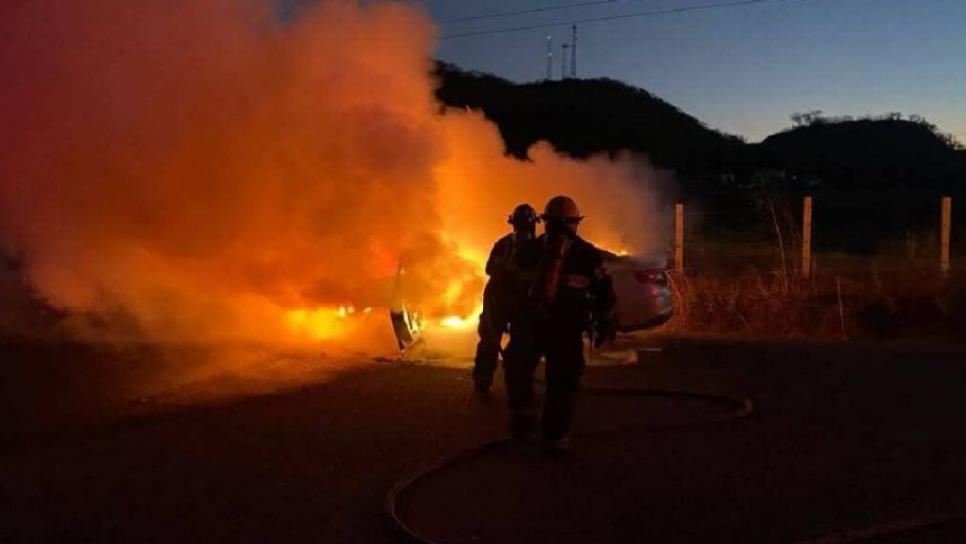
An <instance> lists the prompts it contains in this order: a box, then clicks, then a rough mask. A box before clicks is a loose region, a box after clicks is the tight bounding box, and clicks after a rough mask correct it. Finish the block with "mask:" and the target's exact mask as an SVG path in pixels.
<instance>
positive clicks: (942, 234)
mask: <svg viewBox="0 0 966 544" xmlns="http://www.w3.org/2000/svg"><path fill="white" fill-rule="evenodd" d="M941 208H942V212H941V213H942V221H941V227H940V230H939V271H940V272H942V274H943V275H944V276H945V275H947V274H949V233H950V230H951V229H952V224H953V199H952V197H948V196H944V197H943V198H942V205H941Z"/></svg>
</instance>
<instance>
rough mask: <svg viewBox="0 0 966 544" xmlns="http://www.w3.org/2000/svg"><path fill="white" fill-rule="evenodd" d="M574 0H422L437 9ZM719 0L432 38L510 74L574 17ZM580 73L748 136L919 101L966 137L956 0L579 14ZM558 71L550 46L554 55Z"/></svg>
mask: <svg viewBox="0 0 966 544" xmlns="http://www.w3.org/2000/svg"><path fill="white" fill-rule="evenodd" d="M579 1H580V0H477V1H463V0H422V1H418V2H414V3H417V4H420V5H422V6H424V7H425V8H426V9H427V10H428V11H429V13H430V14H431V15H432V17H433V18H434V19H436V20H437V21H443V20H448V19H453V18H460V17H465V16H469V15H476V14H483V13H494V12H505V11H514V10H521V9H529V8H535V7H543V6H552V5H559V4H573V3H576V2H579ZM721 1H726V0H614V1H613V2H609V3H607V4H604V5H597V6H591V7H583V8H569V9H563V10H559V11H551V12H544V13H539V14H527V15H520V16H515V17H504V18H493V19H485V20H478V21H472V22H465V23H453V24H446V25H443V27H442V28H441V30H440V32H441V34H443V35H446V34H452V33H458V32H464V31H473V30H485V29H492V28H505V27H511V26H521V25H529V24H540V23H558V22H559V23H561V25H560V26H556V27H552V28H545V29H535V30H527V31H521V32H513V33H504V34H492V35H485V36H476V37H465V38H451V39H442V40H441V41H440V43H439V45H438V48H437V55H438V57H439V58H441V59H443V60H446V61H450V62H453V63H455V64H458V65H460V66H462V67H464V68H467V69H473V70H481V71H485V72H491V73H494V74H497V75H500V76H503V77H506V78H509V79H511V80H514V81H532V80H535V79H540V78H542V77H543V76H544V74H545V71H546V62H545V48H546V36H547V35H548V34H549V35H552V36H553V38H554V42H555V46H554V50H555V51H554V52H555V54H558V53H559V52H560V44H561V42H562V41H569V37H570V25H569V22H570V21H571V20H574V19H581V18H589V17H598V16H607V15H613V14H622V13H634V12H641V11H650V10H660V9H667V8H675V7H680V6H688V5H695V4H707V3H716V2H721ZM579 32H580V38H579V43H580V45H579V47H580V51H579V56H578V62H579V69H578V73H579V76H580V77H610V78H615V79H619V80H622V81H625V82H627V83H630V84H633V85H637V86H640V87H643V88H645V89H647V90H648V91H650V92H652V93H654V94H656V95H658V96H660V97H662V98H664V99H665V100H667V101H668V102H671V103H672V104H674V105H676V106H678V107H680V108H681V109H683V110H684V111H686V112H688V113H690V114H692V115H694V116H696V117H698V118H699V119H701V120H702V121H704V122H706V123H707V124H708V125H710V126H712V127H715V128H719V129H721V130H724V131H726V132H730V133H734V134H739V135H742V136H745V137H747V138H748V139H749V140H751V141H757V140H759V139H761V138H762V137H764V136H767V135H768V134H770V133H773V132H776V131H778V130H781V129H782V128H785V127H787V126H789V125H790V121H789V115H790V114H792V113H793V112H796V111H806V110H812V109H820V110H823V111H825V112H826V113H828V114H832V115H866V114H880V113H886V112H893V111H898V112H903V113H906V114H912V113H916V114H920V115H923V116H925V117H926V118H927V119H929V120H930V121H932V122H933V123H936V124H937V125H939V127H940V129H942V130H944V131H946V132H951V133H953V134H955V135H956V136H957V137H958V138H959V139H960V140H961V141H964V142H966V0H784V1H777V2H771V3H761V4H754V5H748V6H741V7H732V8H725V9H716V10H708V11H695V12H688V13H682V14H673V15H661V16H654V17H643V18H627V19H621V20H615V21H609V22H600V23H586V24H582V25H580V27H579ZM554 67H555V70H557V71H559V58H557V59H555V61H554Z"/></svg>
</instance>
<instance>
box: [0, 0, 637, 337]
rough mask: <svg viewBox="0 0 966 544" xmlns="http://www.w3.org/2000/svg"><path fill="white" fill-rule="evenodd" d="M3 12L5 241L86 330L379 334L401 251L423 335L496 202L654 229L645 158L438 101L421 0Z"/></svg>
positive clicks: (20, 6)
mask: <svg viewBox="0 0 966 544" xmlns="http://www.w3.org/2000/svg"><path fill="white" fill-rule="evenodd" d="M15 6H16V7H12V8H11V7H9V6H8V7H4V8H0V34H2V35H3V36H4V44H3V45H2V47H3V50H2V51H0V73H2V74H3V76H4V79H5V81H7V82H8V84H7V85H6V86H5V88H4V91H3V93H0V118H3V119H4V124H3V126H2V127H0V235H2V239H3V242H4V243H5V246H6V247H8V248H10V249H11V250H12V251H13V252H14V253H15V254H16V255H18V256H19V257H21V258H22V260H23V261H24V269H25V273H26V274H27V276H28V279H29V280H30V282H31V283H32V284H33V286H34V287H35V288H36V289H37V291H38V292H39V293H40V294H41V295H42V296H43V297H44V298H45V299H46V300H47V301H48V302H49V303H50V304H52V305H54V306H56V307H59V308H63V309H66V310H69V311H70V312H71V314H72V316H73V320H72V323H73V325H74V327H75V330H76V331H77V332H78V334H81V335H85V336H109V337H112V338H116V337H120V338H128V337H137V338H147V339H154V340H172V339H173V340H192V341H197V340H203V341H223V340H250V339H256V340H272V341H285V342H319V341H321V342H326V343H330V344H333V345H336V346H344V347H346V349H352V350H354V351H358V350H360V349H377V350H378V349H384V348H385V347H386V346H391V345H393V341H392V338H391V334H390V331H389V326H388V322H387V319H386V315H385V309H386V307H387V304H388V302H389V299H390V297H391V293H392V285H393V276H394V273H395V270H396V269H397V267H399V266H400V263H402V264H404V265H405V267H406V273H407V281H406V293H405V296H406V301H407V303H409V304H412V305H413V306H414V307H418V309H419V311H420V313H421V315H422V318H423V323H424V324H425V326H426V327H430V328H432V327H438V328H442V329H460V330H463V329H471V328H472V327H473V326H474V325H475V319H476V315H477V314H478V313H479V306H480V300H479V298H480V293H481V291H482V287H483V284H484V281H485V277H484V275H483V273H482V268H483V267H482V263H483V262H484V261H485V258H486V256H487V254H488V252H489V248H490V246H491V244H492V243H493V241H494V240H495V239H496V238H498V237H499V236H501V235H502V234H504V233H505V232H506V231H507V225H506V223H505V218H506V214H507V213H508V212H509V211H510V210H511V209H512V208H513V207H514V206H515V205H516V204H519V203H520V202H530V203H531V204H533V205H534V206H536V207H540V206H541V205H542V203H543V202H545V201H546V200H547V199H548V198H550V197H551V196H553V195H555V194H558V193H567V194H570V195H571V196H573V197H574V198H575V199H576V200H577V202H578V203H579V204H580V206H581V207H582V211H583V212H584V213H585V215H587V216H588V219H587V221H586V227H582V228H586V233H585V234H587V236H588V237H589V238H590V239H593V240H595V241H597V242H599V243H602V244H605V245H608V246H612V247H626V248H628V249H643V248H645V247H648V246H649V245H651V244H653V243H654V239H653V237H652V236H651V235H650V234H649V233H651V232H653V228H652V227H653V226H654V220H653V214H649V210H650V208H649V205H650V202H651V200H650V199H649V189H648V183H649V181H650V180H651V179H652V178H653V172H652V171H651V170H650V169H649V168H648V167H647V166H646V165H645V164H644V163H642V162H641V161H638V160H632V159H630V158H623V159H620V160H616V161H611V160H608V159H607V158H604V157H599V158H593V159H591V160H589V161H576V160H572V159H569V158H566V157H563V156H560V155H558V154H556V153H554V152H553V151H552V150H551V149H550V147H549V146H548V145H545V144H539V145H537V146H535V147H534V149H532V150H531V158H532V161H530V162H520V161H516V160H512V159H509V158H506V157H505V156H504V153H503V152H504V149H503V143H502V140H501V138H500V135H499V132H498V131H497V129H496V127H495V126H494V125H492V124H491V123H489V122H488V121H486V120H485V119H484V118H483V116H482V115H480V114H478V113H466V112H462V111H447V112H446V113H445V114H443V115H441V114H440V113H439V104H437V103H436V102H435V101H434V99H433V85H434V84H435V83H434V82H433V81H432V80H431V78H430V77H429V76H428V73H429V71H430V60H429V59H430V58H431V56H432V53H433V47H434V45H433V35H434V32H435V30H434V29H433V27H432V25H431V24H430V22H429V19H428V17H426V15H425V14H424V13H423V12H422V11H420V10H419V9H417V8H415V7H413V6H411V5H400V4H393V3H380V4H367V5H366V6H364V7H363V6H357V5H355V4H354V3H351V2H322V3H319V5H318V6H317V7H314V8H312V9H307V10H306V12H305V13H304V14H302V15H301V16H300V17H299V18H298V20H297V21H295V22H293V23H290V24H281V23H279V22H278V21H276V20H275V18H274V16H273V14H272V10H273V9H274V2H272V1H270V0H200V1H199V0H170V1H166V2H147V3H145V2H130V1H128V0H91V1H90V2H52V1H38V2H26V3H24V2H21V3H15ZM51 36H55V37H56V39H51ZM372 59H379V62H373V61H372ZM360 308H361V309H362V310H361V311H360V310H358V309H360Z"/></svg>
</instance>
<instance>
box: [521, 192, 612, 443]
mask: <svg viewBox="0 0 966 544" xmlns="http://www.w3.org/2000/svg"><path fill="white" fill-rule="evenodd" d="M541 219H542V220H543V222H544V225H545V233H544V234H542V235H541V236H540V237H539V238H538V239H537V246H538V252H539V257H538V261H539V262H538V266H537V271H536V276H535V278H534V281H533V282H532V283H531V285H530V290H529V293H528V295H529V296H528V297H527V310H526V311H525V312H519V313H518V314H516V315H514V316H513V318H512V319H511V322H510V344H509V345H508V346H507V349H506V353H505V361H504V374H505V377H506V387H507V396H508V397H509V404H510V414H511V416H510V417H511V420H510V430H511V434H512V435H513V436H514V438H518V439H526V438H529V437H530V436H531V435H532V433H533V430H534V417H533V413H532V403H533V373H534V370H535V369H536V366H537V364H538V363H539V361H540V358H541V356H542V357H544V359H545V361H546V383H547V392H546V397H545V399H544V404H543V415H542V421H541V426H542V434H541V441H542V446H543V448H544V451H545V452H547V453H549V454H554V453H561V452H564V451H566V450H567V447H568V445H569V439H568V433H569V431H570V426H571V421H572V419H573V413H574V405H575V401H576V396H577V389H578V386H579V385H580V378H581V375H582V374H583V370H584V354H583V335H584V332H586V331H594V332H593V333H592V334H591V341H592V342H593V343H594V345H595V347H596V346H599V345H601V344H602V343H603V342H605V341H609V340H612V339H613V337H614V335H615V334H616V330H617V324H616V322H615V319H614V316H613V310H614V306H615V304H616V302H617V300H616V295H615V294H614V289H613V285H612V283H611V279H610V276H609V275H608V274H607V271H606V270H605V269H604V265H603V259H602V257H601V254H600V252H599V251H598V249H597V248H596V247H594V246H593V245H592V244H591V243H589V242H587V241H585V240H583V239H582V238H580V237H579V236H578V235H577V226H578V224H579V223H580V221H581V219H583V217H581V215H580V213H579V211H578V209H577V204H576V203H575V202H574V201H573V199H571V198H569V197H566V196H557V197H554V198H552V199H551V200H550V201H549V202H548V203H547V207H546V210H545V212H544V214H543V215H542V216H541Z"/></svg>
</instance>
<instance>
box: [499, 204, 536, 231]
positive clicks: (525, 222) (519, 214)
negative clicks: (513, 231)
mask: <svg viewBox="0 0 966 544" xmlns="http://www.w3.org/2000/svg"><path fill="white" fill-rule="evenodd" d="M506 222H507V223H509V224H511V225H513V226H514V227H516V228H518V229H520V228H533V227H534V226H535V225H536V224H537V223H539V222H540V218H539V217H538V216H537V210H535V209H533V206H531V205H529V204H520V205H519V206H517V207H516V208H513V213H511V214H510V216H509V217H507V220H506Z"/></svg>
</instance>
